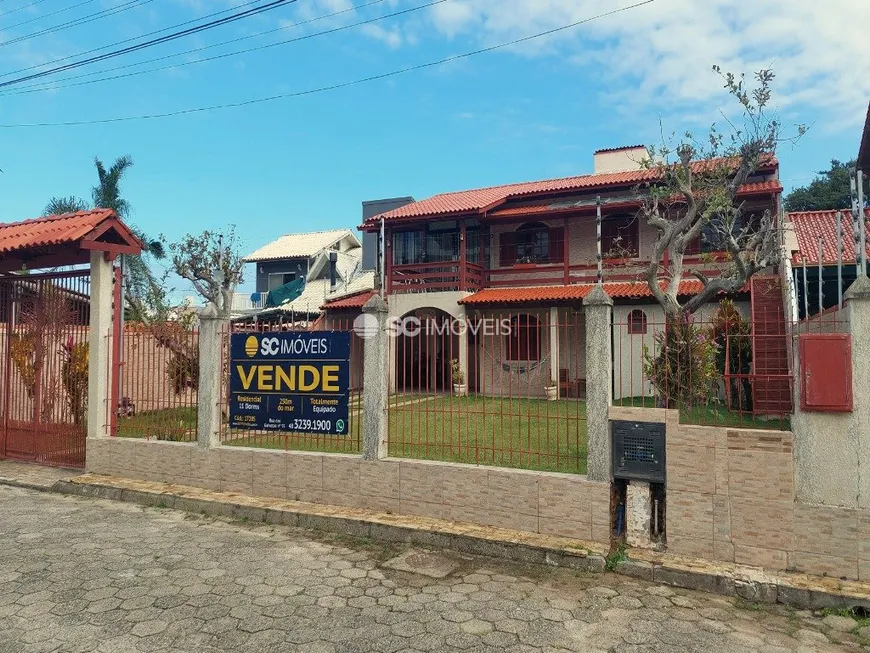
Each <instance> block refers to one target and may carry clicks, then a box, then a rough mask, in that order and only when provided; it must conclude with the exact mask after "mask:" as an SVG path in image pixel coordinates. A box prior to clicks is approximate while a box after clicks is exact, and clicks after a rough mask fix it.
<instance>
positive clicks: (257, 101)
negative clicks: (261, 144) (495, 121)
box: [0, 0, 655, 129]
mask: <svg viewBox="0 0 870 653" xmlns="http://www.w3.org/2000/svg"><path fill="white" fill-rule="evenodd" d="M653 2H655V0H642V2H636V3H634V4H631V5H627V6H625V7H619V8H618V9H612V10H610V11H606V12H603V13H600V14H596V15H595V16H591V17H589V18H584V19H583V20H578V21H576V22H573V23H570V24H568V25H562V26H561V27H555V28H553V29H548V30H545V31H543V32H538V33H536V34H531V35H529V36H523V37H521V38H517V39H513V40H511V41H505V42H503V43H498V44H496V45H490V46H487V47H485V48H479V49H477V50H471V51H469V52H463V53H462V54H455V55H451V56H449V57H445V58H443V59H438V60H437V61H429V62H426V63H421V64H415V65H413V66H407V67H405V68H399V69H397V70H392V71H389V72H386V73H380V74H377V75H370V76H368V77H362V78H359V79H355V80H352V81H348V82H341V83H338V84H331V85H329V86H320V87H317V88H313V89H308V90H305V91H295V92H292V93H281V94H278V95H269V96H266V97H259V98H253V99H251V100H243V101H240V102H230V103H226V104H213V105H210V106H205V107H194V108H191V109H180V110H178V111H167V112H165V113H151V114H143V115H138V116H120V117H117V118H102V119H99V120H70V121H64V122H37V123H19V124H0V127H2V128H7V129H11V128H17V127H76V126H80V125H104V124H109V123H116V122H128V121H131V120H154V119H157V118H170V117H173V116H183V115H188V114H193V113H204V112H206V111H218V110H221V109H235V108H238V107H245V106H250V105H254V104H262V103H264V102H273V101H275V100H284V99H288V98H296V97H304V96H307V95H315V94H317V93H324V92H327V91H335V90H338V89H342V88H349V87H351V86H358V85H360V84H365V83H368V82H374V81H378V80H382V79H387V78H389V77H396V76H397V75H402V74H405V73H409V72H413V71H417V70H424V69H426V68H433V67H435V66H440V65H443V64H447V63H451V62H453V61H459V60H462V59H468V58H470V57H474V56H477V55H479V54H485V53H488V52H493V51H495V50H501V49H503V48H509V47H511V46H514V45H519V44H521V43H526V42H528V41H532V40H534V39H538V38H542V37H544V36H550V35H552V34H556V33H558V32H564V31H565V30H569V29H572V28H574V27H579V26H580V25H584V24H586V23H591V22H592V21H595V20H599V19H601V18H606V17H608V16H613V15H616V14H620V13H622V12H624V11H629V10H631V9H636V8H638V7H642V6H644V5H648V4H652V3H653Z"/></svg>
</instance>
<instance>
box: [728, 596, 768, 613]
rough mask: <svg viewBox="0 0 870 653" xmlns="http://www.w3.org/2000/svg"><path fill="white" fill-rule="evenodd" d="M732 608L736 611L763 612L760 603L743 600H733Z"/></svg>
mask: <svg viewBox="0 0 870 653" xmlns="http://www.w3.org/2000/svg"><path fill="white" fill-rule="evenodd" d="M734 607H735V608H737V609H738V610H747V611H748V612H761V611H762V610H764V606H763V605H762V604H761V603H756V602H754V601H745V600H744V599H735V600H734Z"/></svg>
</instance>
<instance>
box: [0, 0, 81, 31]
mask: <svg viewBox="0 0 870 653" xmlns="http://www.w3.org/2000/svg"><path fill="white" fill-rule="evenodd" d="M41 1H44V0H39V1H37V2H34V3H31V4H29V5H25V7H32V6H33V5H38V4H39V2H41ZM92 2H96V0H83V1H82V2H79V3H77V4H74V5H70V6H69V7H64V8H63V9H58V10H57V11H52V12H51V13H48V14H43V15H42V16H35V17H33V18H29V19H27V20H25V21H22V22H20V23H15V24H14V25H10V26H9V27H4V28H3V29H15V28H16V27H21V26H22V25H27V24H29V23H33V22H35V21H37V20H43V19H44V18H51V17H52V16H56V15H57V14H62V13H65V12H67V11H71V10H72V9H78V8H79V7H83V6H85V5H89V4H91V3H92ZM25 7H20V8H21V9H24V8H25ZM15 11H18V9H16V10H15ZM11 13H13V12H11V11H10V12H7V13H5V14H3V16H2V17H6V16H8V15H9V14H11Z"/></svg>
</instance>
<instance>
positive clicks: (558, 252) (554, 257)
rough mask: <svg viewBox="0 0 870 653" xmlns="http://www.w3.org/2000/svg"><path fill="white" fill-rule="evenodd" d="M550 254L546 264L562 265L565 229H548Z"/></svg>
mask: <svg viewBox="0 0 870 653" xmlns="http://www.w3.org/2000/svg"><path fill="white" fill-rule="evenodd" d="M549 232H550V233H549V236H550V253H549V256H548V257H547V262H548V263H562V262H564V260H565V228H564V227H550V230H549Z"/></svg>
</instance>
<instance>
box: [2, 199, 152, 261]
mask: <svg viewBox="0 0 870 653" xmlns="http://www.w3.org/2000/svg"><path fill="white" fill-rule="evenodd" d="M106 220H117V221H118V224H119V225H122V227H123V223H121V222H120V220H118V216H117V215H115V212H114V211H112V210H111V209H93V210H90V211H79V212H78V213H64V214H63V215H50V216H46V217H44V218H34V219H32V220H24V221H22V222H10V223H0V252H12V251H20V250H26V249H35V248H45V247H52V246H55V245H63V244H67V243H75V242H77V241H79V240H81V239H82V238H84V237H85V236H87V235H88V234H89V233H91V232H92V231H93V230H94V229H96V228H97V227H98V226H100V225H101V224H102V223H103V222H104V221H106ZM123 228H124V230H126V227H123ZM130 236H131V238H133V239H134V241H135V242H137V243H138V240H136V239H135V236H133V235H132V234H130Z"/></svg>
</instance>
